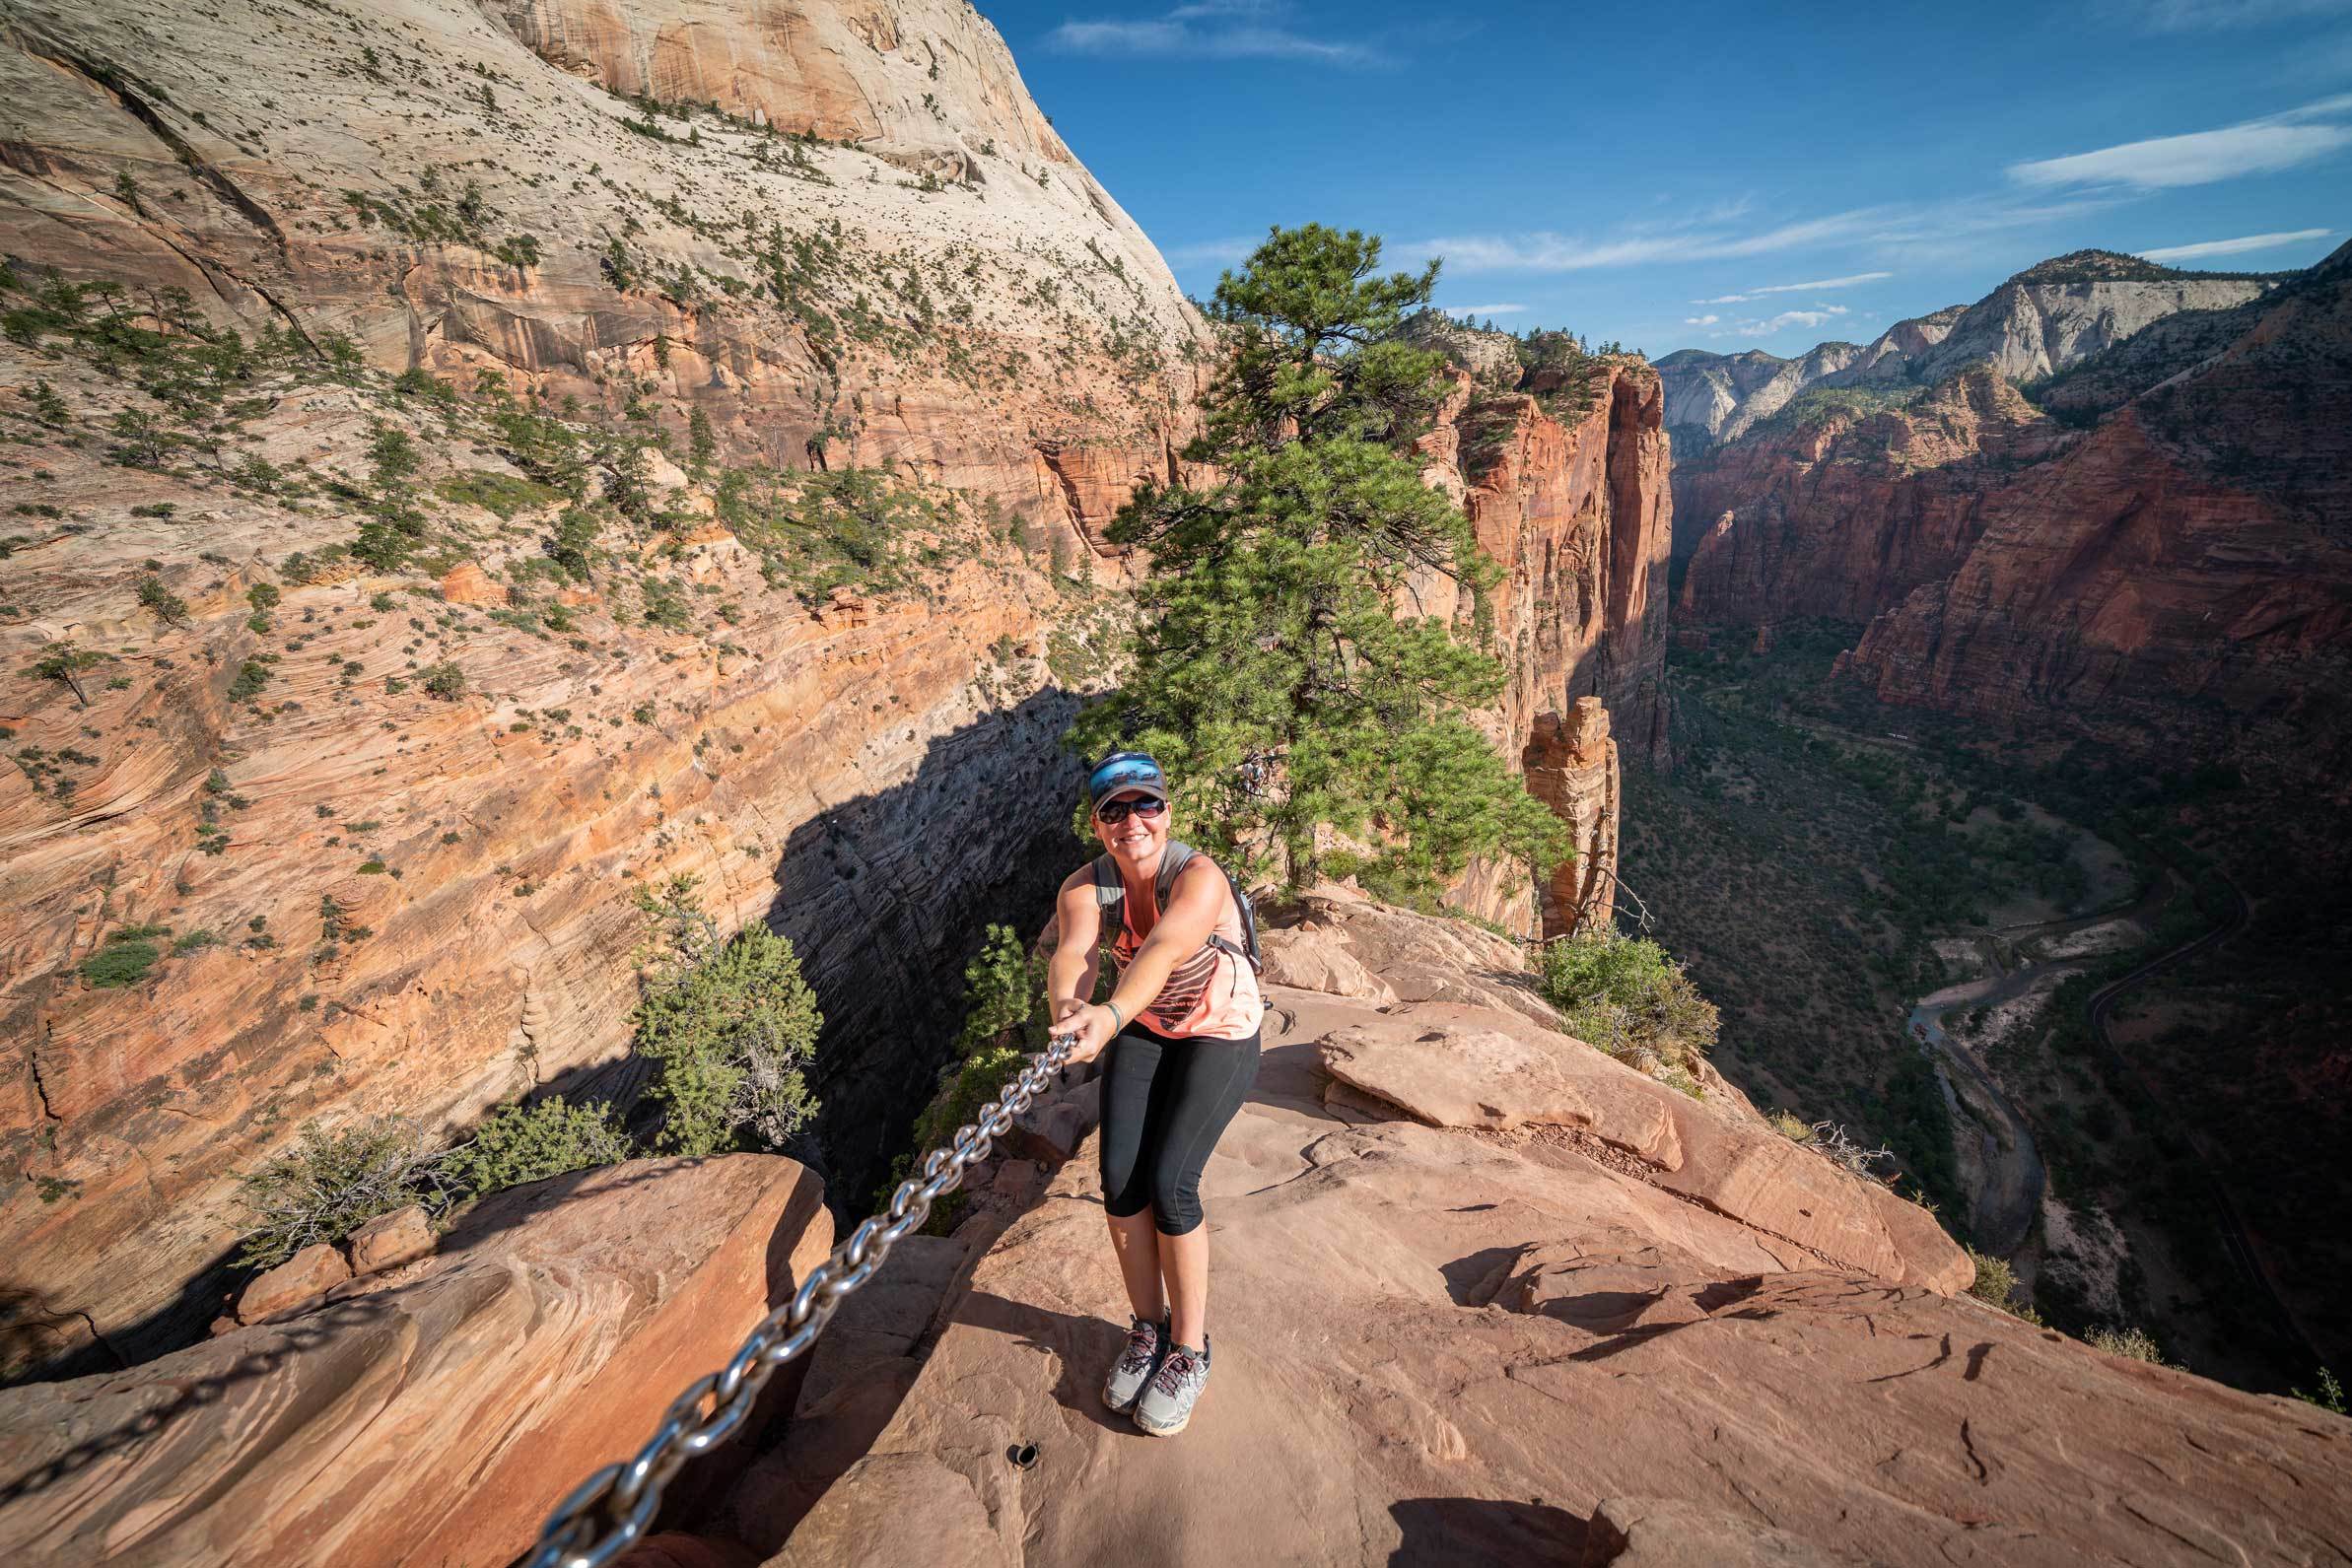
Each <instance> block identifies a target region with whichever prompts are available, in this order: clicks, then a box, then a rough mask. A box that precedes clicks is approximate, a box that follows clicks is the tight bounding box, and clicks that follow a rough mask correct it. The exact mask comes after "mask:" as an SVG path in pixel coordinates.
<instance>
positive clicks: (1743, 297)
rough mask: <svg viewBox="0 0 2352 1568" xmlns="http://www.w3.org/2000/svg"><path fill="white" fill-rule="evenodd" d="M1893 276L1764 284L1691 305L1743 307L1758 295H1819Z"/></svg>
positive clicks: (1860, 275) (1876, 274)
mask: <svg viewBox="0 0 2352 1568" xmlns="http://www.w3.org/2000/svg"><path fill="white" fill-rule="evenodd" d="M1893 276H1895V274H1894V273H1892V272H1856V273H1851V274H1849V275H1847V276H1845V277H1842V278H1816V279H1814V280H1813V281H1812V282H1811V283H1764V284H1759V285H1758V286H1757V287H1755V288H1753V289H1750V290H1749V291H1748V292H1747V293H1746V294H1718V295H1716V296H1715V297H1714V298H1713V299H1712V300H1693V301H1692V302H1691V303H1692V304H1693V305H1743V304H1745V303H1746V302H1748V301H1750V300H1753V299H1755V298H1756V297H1757V296H1758V295H1760V294H1820V293H1822V292H1824V291H1825V290H1829V289H1850V288H1852V287H1853V286H1854V285H1855V284H1857V283H1877V282H1879V281H1880V280H1881V279H1884V278H1892V277H1893Z"/></svg>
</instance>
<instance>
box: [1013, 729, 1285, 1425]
mask: <svg viewBox="0 0 2352 1568" xmlns="http://www.w3.org/2000/svg"><path fill="white" fill-rule="evenodd" d="M1086 793H1087V796H1088V798H1089V799H1090V800H1091V801H1092V803H1093V819H1094V831H1095V834H1096V835H1097V836H1098V837H1100V838H1101V840H1102V842H1103V847H1104V848H1105V849H1106V850H1107V851H1108V852H1109V853H1108V854H1106V855H1105V856H1103V857H1102V858H1100V859H1097V860H1096V861H1094V862H1093V863H1091V864H1089V865H1084V866H1080V867H1079V868H1078V869H1077V870H1076V871H1073V872H1072V873H1071V876H1070V879H1069V880H1068V881H1066V882H1064V883H1063V884H1062V895H1061V903H1060V918H1061V945H1060V946H1059V947H1057V948H1056V949H1055V952H1054V959H1053V963H1052V964H1051V965H1050V966H1049V967H1048V969H1047V971H1046V982H1047V989H1048V991H1049V996H1050V1000H1051V1002H1052V1005H1053V1015H1054V1019H1055V1024H1054V1032H1055V1034H1057V1035H1067V1036H1073V1037H1075V1042H1076V1043H1075V1045H1074V1047H1073V1048H1072V1054H1071V1055H1072V1060H1076V1061H1087V1060H1091V1059H1092V1058H1093V1057H1095V1056H1096V1055H1097V1054H1098V1053H1100V1052H1102V1051H1103V1049H1104V1048H1105V1047H1106V1046H1107V1047H1108V1048H1109V1051H1110V1056H1109V1057H1108V1059H1107V1060H1106V1061H1105V1063H1104V1073H1103V1080H1102V1197H1103V1210H1104V1212H1105V1213H1106V1214H1107V1215H1108V1216H1109V1219H1110V1224H1111V1250H1112V1251H1113V1252H1114V1253H1116V1254H1117V1255H1118V1258H1119V1272H1120V1275H1121V1277H1122V1278H1123V1279H1125V1281H1126V1283H1127V1300H1128V1305H1129V1307H1130V1308H1132V1309H1133V1312H1134V1319H1133V1325H1132V1327H1131V1328H1130V1329H1129V1330H1128V1335H1127V1347H1126V1348H1125V1349H1124V1350H1123V1351H1121V1352H1120V1356H1119V1359H1118V1361H1117V1362H1116V1363H1115V1364H1114V1365H1113V1366H1112V1368H1111V1371H1110V1376H1109V1377H1108V1378H1107V1379H1106V1380H1105V1381H1104V1383H1103V1390H1102V1398H1103V1402H1104V1403H1105V1404H1108V1405H1109V1406H1110V1407H1111V1408H1112V1409H1114V1410H1132V1411H1134V1413H1135V1420H1136V1425H1138V1426H1140V1427H1141V1428H1142V1429H1143V1430H1144V1431H1146V1432H1149V1433H1151V1434H1153V1435H1154V1436H1157V1437H1174V1436H1175V1435H1176V1434H1177V1433H1179V1432H1181V1431H1183V1430H1184V1427H1185V1423H1186V1422H1188V1421H1190V1420H1191V1419H1192V1412H1193V1405H1194V1404H1195V1403H1196V1402H1197V1401H1198V1400H1199V1399H1200V1398H1201V1391H1202V1390H1203V1389H1204V1388H1206V1387H1207V1386H1208V1383H1209V1235H1208V1232H1207V1231H1206V1230H1204V1229H1203V1228H1202V1225H1201V1196H1200V1189H1201V1167H1202V1166H1204V1165H1206V1164H1207V1163H1208V1162H1209V1152H1210V1150H1211V1149H1212V1148H1214V1147H1215V1146H1216V1140H1217V1139H1218V1137H1220V1136H1221V1135H1223V1133H1224V1130H1225V1125H1226V1124H1228V1123H1229V1122H1231V1121H1232V1120H1233V1114H1234V1113H1235V1112H1236V1111H1238V1110H1240V1109H1241V1101H1242V1097H1243V1096H1245V1095H1246V1094H1248V1093H1249V1089H1250V1084H1251V1083H1252V1082H1253V1081H1255V1079H1256V1078H1257V1076H1258V1025H1259V1022H1260V1020H1261V1019H1263V1018H1264V1016H1265V1013H1266V1003H1265V1000H1264V998H1263V997H1262V996H1261V995H1260V994H1259V990H1258V978H1257V975H1256V973H1255V971H1254V970H1253V968H1252V966H1251V964H1250V962H1249V959H1248V957H1247V948H1246V947H1245V946H1244V945H1243V944H1244V941H1245V933H1244V929H1243V926H1242V921H1241V911H1240V908H1239V906H1238V904H1237V903H1236V902H1235V900H1234V897H1233V889H1232V887H1231V885H1230V884H1229V883H1227V882H1226V880H1225V874H1224V872H1223V871H1222V870H1220V869H1219V868H1218V867H1217V865H1216V864H1215V862H1214V861H1212V860H1211V859H1210V858H1209V857H1208V856H1207V855H1204V854H1195V853H1193V852H1191V851H1190V850H1188V849H1187V848H1186V847H1185V846H1183V845H1180V844H1178V845H1171V843H1170V841H1169V838H1168V830H1169V827H1170V820H1169V819H1170V815H1171V813H1170V811H1169V809H1168V781H1167V776H1166V775H1165V774H1163V773H1162V772H1161V771H1160V766H1159V764H1158V763H1156V762H1154V761H1152V760H1151V759H1150V758H1149V757H1147V756H1144V755H1143V754H1142V753H1141V752H1132V751H1121V752H1113V753H1112V754H1111V755H1110V756H1108V757H1105V758H1104V759H1103V760H1102V761H1101V762H1100V763H1098V764H1096V765H1095V767H1094V769H1093V771H1092V772H1091V773H1089V774H1088V775H1087V776H1086ZM1179 862H1180V864H1179V865H1178V869H1177V870H1176V871H1175V874H1174V877H1173V880H1172V881H1167V884H1166V887H1165V893H1166V907H1165V908H1164V909H1163V908H1162V907H1161V903H1160V897H1161V893H1162V891H1163V889H1162V882H1163V880H1164V879H1163V877H1162V872H1163V870H1164V869H1165V868H1166V867H1167V866H1168V865H1170V864H1178V863H1179ZM1106 920H1110V921H1114V922H1116V929H1115V931H1114V933H1113V935H1112V938H1111V956H1112V958H1113V959H1115V960H1116V961H1117V963H1118V966H1119V985H1118V989H1116V990H1114V991H1112V992H1111V995H1110V999H1109V1000H1107V1001H1105V1002H1103V1003H1101V1004H1100V1005H1094V1004H1090V1003H1088V1002H1087V1001H1086V1000H1085V998H1086V997H1088V996H1091V995H1092V994H1094V982H1095V971H1096V965H1097V963H1098V962H1099V953H1100V945H1101V938H1102V933H1103V929H1104V925H1105V921H1106Z"/></svg>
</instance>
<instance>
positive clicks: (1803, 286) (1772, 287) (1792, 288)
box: [1748, 272, 1895, 294]
mask: <svg viewBox="0 0 2352 1568" xmlns="http://www.w3.org/2000/svg"><path fill="white" fill-rule="evenodd" d="M1893 276H1895V274H1894V273H1892V272H1856V273H1852V274H1849V275H1848V276H1846V277H1842V278H1817V279H1815V280H1814V281H1813V282H1811V283H1767V284H1765V285H1764V287H1763V288H1761V289H1750V290H1749V291H1748V292H1749V293H1750V294H1803V293H1807V292H1809V291H1811V290H1815V289H1850V288H1852V287H1853V286H1854V285H1855V284H1857V283H1877V282H1879V281H1880V280H1881V279H1883V278H1892V277H1893Z"/></svg>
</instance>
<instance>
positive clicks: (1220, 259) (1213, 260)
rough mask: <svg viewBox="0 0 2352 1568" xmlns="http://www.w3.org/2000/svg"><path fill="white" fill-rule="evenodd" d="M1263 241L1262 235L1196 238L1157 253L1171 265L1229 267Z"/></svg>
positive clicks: (1264, 240) (1264, 239)
mask: <svg viewBox="0 0 2352 1568" xmlns="http://www.w3.org/2000/svg"><path fill="white" fill-rule="evenodd" d="M1265 242H1266V237H1265V236H1264V235H1240V236H1236V237H1234V238H1232V239H1196V240H1194V241H1192V242H1191V243H1190V244H1182V245H1170V246H1168V247H1167V248H1166V249H1164V250H1162V251H1161V252H1160V253H1159V254H1160V259H1161V260H1162V261H1165V262H1166V263H1167V264H1168V265H1169V266H1171V267H1205V266H1218V267H1230V266H1233V265H1235V264H1237V263H1238V262H1240V261H1242V260H1243V259H1244V258H1246V257H1247V256H1248V255H1249V253H1250V252H1251V251H1253V250H1255V249H1257V248H1258V247H1259V246H1260V245H1262V244H1264V243H1265Z"/></svg>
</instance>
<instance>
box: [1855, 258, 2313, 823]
mask: <svg viewBox="0 0 2352 1568" xmlns="http://www.w3.org/2000/svg"><path fill="white" fill-rule="evenodd" d="M2241 324H2243V325H2244V328H2245V330H2244V331H2243V332H2242V333H2241V334H2240V335H2239V336H2238V337H2237V338H2236V339H2235V340H2234V341H2233V342H2231V343H2230V344H2229V346H2228V347H2227V348H2225V349H2223V350H2222V351H2221V352H2219V353H2218V354H2214V355H2212V356H2210V357H2207V358H2203V359H2201V360H2199V361H2197V362H2195V363H2193V364H2191V365H2190V366H2188V367H2185V368H2183V369H2181V370H2179V373H2178V374H2167V373H2169V372H2172V371H2173V367H2172V366H2171V365H2170V364H2168V363H2166V362H2162V361H2156V362H2152V363H2149V364H2146V365H2144V366H2143V367H2141V370H2142V373H2143V374H2156V375H2163V377H2164V378H2163V379H2161V380H2159V381H2158V382H2157V384H2155V385H2153V386H2151V387H2149V388H2148V389H2147V390H2145V391H2143V392H2141V393H2140V394H2139V395H2138V396H2136V397H2134V398H2132V399H2131V400H2129V401H2128V402H2125V403H2124V404H2123V405H2122V406H2121V407H2120V408H2119V409H2118V410H2117V411H2116V412H2114V413H2112V414H2110V415H2109V416H2108V417H2107V418H2105V419H2104V420H2103V421H2102V422H2101V423H2100V424H2099V425H2098V426H2097V428H2095V429H2093V430H2091V431H2089V432H2087V433H2085V434H2084V435H2082V436H2081V437H2080V439H2078V440H2074V441H2071V442H2069V443H2066V444H2064V445H2063V446H2062V447H2061V448H2060V449H2059V450H2057V451H2056V452H2055V453H2054V454H2053V455H2051V456H2050V457H2049V458H2047V459H2046V460H2044V461H2041V462H2039V463H2036V464H2035V465H2033V466H2032V467H2031V468H2029V469H2027V470H2026V471H2025V472H2023V473H2021V474H2018V475H2016V476H2014V477H2011V478H2010V479H2009V480H2008V481H2007V482H2006V483H2004V484H2001V485H2000V486H1999V487H1998V488H1995V489H1993V490H1990V491H1989V492H1987V493H1986V494H1985V495H1984V496H1983V498H1982V499H1981V501H1980V502H1979V504H1978V515H1979V517H1980V519H1981V525H1980V527H1979V528H1978V530H1977V532H1976V536H1975V537H1974V538H1973V539H1972V541H1970V542H1969V543H1968V545H1967V548H1966V549H1965V551H1964V552H1963V553H1962V554H1961V556H1960V558H1959V559H1958V560H1957V561H1956V562H1955V563H1954V565H1953V567H1952V569H1951V570H1950V571H1949V572H1948V573H1946V574H1944V575H1942V576H1941V577H1940V578H1939V579H1937V580H1934V581H1931V582H1927V583H1924V584H1922V585H1920V586H1918V587H1917V588H1915V589H1913V590H1912V591H1911V592H1910V593H1909V594H1908V595H1907V596H1905V597H1903V598H1902V600H1901V601H1900V602H1898V603H1897V604H1895V605H1894V606H1893V607H1892V608H1890V609H1889V610H1888V611H1887V612H1886V613H1885V614H1883V615H1882V616H1880V617H1879V618H1878V619H1877V620H1876V621H1874V622H1873V624H1872V625H1871V627H1870V629H1869V632H1868V633H1867V634H1866V635H1865V637H1864V638H1863V640H1862V643H1861V645H1860V646H1859V647H1858V648H1856V649H1855V650H1854V653H1853V655H1852V659H1851V665H1850V667H1851V668H1852V669H1853V670H1854V671H1855V672H1856V673H1857V674H1860V675H1862V676H1863V677H1864V678H1866V679H1869V680H1871V681H1873V682H1875V684H1876V685H1877V687H1878V690H1879V694H1880V695H1881V696H1882V697H1884V698H1886V699H1888V700H1890V701H1896V702H1913V703H1926V704H1931V705H1933V706H1936V707H1941V708H1949V709H1956V710H1959V711H1963V712H1970V713H1976V714H1982V715H1987V716H2017V715H2019V714H2023V713H2026V712H2028V711H2050V710H2055V711H2059V712H2062V713H2064V714H2066V715H2068V716H2073V717H2075V718H2077V719H2079V720H2081V721H2085V722H2097V723H2110V724H2116V723H2119V724H2121V725H2123V726H2127V727H2133V728H2138V729H2140V730H2141V731H2142V732H2143V733H2147V732H2155V733H2165V732H2187V733H2191V734H2205V735H2217V734H2222V733H2225V732H2241V733H2248V732H2250V733H2251V734H2253V735H2255V736H2258V737H2263V740H2264V749H2265V751H2266V753H2268V754H2270V755H2273V756H2275V757H2276V758H2277V760H2278V761H2279V762H2280V763H2282V764H2284V765H2285V766H2287V767H2288V768H2289V770H2290V771H2291V772H2296V773H2303V772H2307V771H2308V772H2311V773H2313V774H2314V775H2315V776H2317V777H2321V778H2327V779H2329V780H2330V782H2331V783H2332V782H2333V779H2334V777H2335V776H2336V775H2337V774H2338V766H2337V764H2338V763H2339V762H2340V759H2341V758H2342V757H2343V755H2344V751H2345V747H2346V746H2347V744H2348V743H2352V722H2348V721H2347V714H2346V711H2345V706H2344V702H2343V698H2342V695H2341V693H2342V690H2343V674H2344V671H2345V669H2346V667H2347V665H2348V664H2352V251H2338V252H2337V253H2336V254H2335V255H2334V256H2332V257H2330V258H2329V259H2328V260H2327V261H2325V262H2322V263H2321V264H2320V265H2319V266H2317V267H2315V268H2313V269H2312V270H2311V272H2309V273H2308V274H2305V275H2303V276H2302V277H2301V278H2299V279H2297V280H2296V281H2294V282H2293V283H2291V284H2289V285H2288V286H2286V287H2284V288H2282V289H2281V290H2280V291H2279V292H2278V293H2277V294H2276V295H2275V296H2273V297H2271V298H2269V299H2266V300H2264V301H2262V302H2260V308H2258V309H2254V310H2252V311H2251V312H2250V315H2249V316H2248V318H2247V319H2245V320H2244V321H2243V322H2242V323H2241ZM2181 346H2182V348H2183V349H2184V350H2186V351H2188V352H2194V351H2195V350H2196V349H2198V348H2201V347H2202V346H2203V343H2202V339H2201V336H2198V335H2191V334H2183V339H2182V345H2181ZM2095 365H2096V362H2095ZM2094 384H2096V382H2094Z"/></svg>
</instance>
